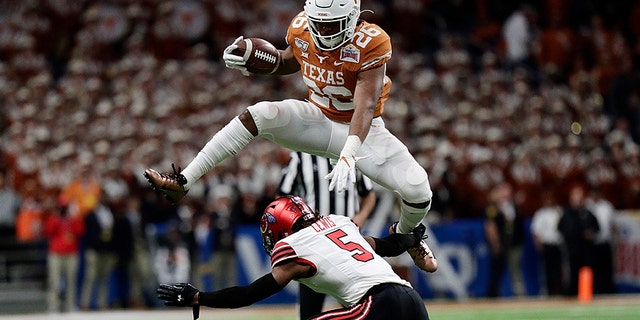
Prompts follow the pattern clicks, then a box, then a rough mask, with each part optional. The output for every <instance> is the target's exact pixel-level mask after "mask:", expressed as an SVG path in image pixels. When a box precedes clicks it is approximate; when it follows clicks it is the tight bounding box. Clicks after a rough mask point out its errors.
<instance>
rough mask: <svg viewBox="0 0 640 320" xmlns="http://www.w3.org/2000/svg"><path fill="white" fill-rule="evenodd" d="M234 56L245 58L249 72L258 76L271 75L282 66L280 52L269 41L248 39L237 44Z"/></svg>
mask: <svg viewBox="0 0 640 320" xmlns="http://www.w3.org/2000/svg"><path fill="white" fill-rule="evenodd" d="M237 45H238V48H237V49H235V50H233V52H232V53H233V54H236V55H239V56H242V57H244V59H245V61H247V62H246V64H245V67H247V71H249V72H251V73H256V74H270V73H272V72H274V71H275V70H276V69H277V68H278V65H279V64H280V52H279V51H278V49H276V47H274V46H273V44H271V43H270V42H269V41H267V40H264V39H260V38H247V39H243V40H242V41H240V42H238V43H237Z"/></svg>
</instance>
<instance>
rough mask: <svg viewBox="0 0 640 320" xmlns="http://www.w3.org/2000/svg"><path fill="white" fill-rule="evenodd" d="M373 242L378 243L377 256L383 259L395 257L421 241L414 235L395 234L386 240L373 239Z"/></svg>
mask: <svg viewBox="0 0 640 320" xmlns="http://www.w3.org/2000/svg"><path fill="white" fill-rule="evenodd" d="M372 238H373V237H372ZM373 241H374V242H375V243H376V249H375V251H376V253H377V254H379V255H380V256H382V257H395V256H399V255H400V254H402V253H403V252H405V251H407V249H409V248H412V247H415V246H416V245H417V244H418V241H419V240H418V239H417V237H416V236H415V235H413V234H402V233H394V234H391V235H388V236H386V237H384V238H373Z"/></svg>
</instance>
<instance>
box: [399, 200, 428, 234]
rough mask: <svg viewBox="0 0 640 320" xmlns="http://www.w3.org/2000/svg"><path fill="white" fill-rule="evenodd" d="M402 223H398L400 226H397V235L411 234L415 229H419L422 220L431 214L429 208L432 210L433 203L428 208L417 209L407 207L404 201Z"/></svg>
mask: <svg viewBox="0 0 640 320" xmlns="http://www.w3.org/2000/svg"><path fill="white" fill-rule="evenodd" d="M400 203H401V205H400V221H398V225H397V226H396V232H397V233H409V232H411V230H413V229H414V228H415V227H417V226H418V225H419V224H420V223H421V222H422V219H424V217H425V216H426V215H427V212H429V208H431V203H429V205H428V206H427V207H426V208H416V207H412V206H409V205H407V204H406V203H405V202H404V201H400Z"/></svg>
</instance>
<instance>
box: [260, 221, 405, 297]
mask: <svg viewBox="0 0 640 320" xmlns="http://www.w3.org/2000/svg"><path fill="white" fill-rule="evenodd" d="M291 260H295V261H296V262H297V263H302V264H307V265H309V266H311V267H312V268H313V269H314V270H315V274H314V275H312V276H311V277H308V278H303V279H298V281H299V282H301V283H304V284H305V285H307V286H308V287H310V288H312V289H313V290H315V291H317V292H321V293H326V294H329V295H331V296H333V297H334V298H336V299H337V300H338V301H339V302H340V303H341V304H342V305H344V306H351V305H353V304H355V303H357V302H358V301H359V300H360V298H362V297H363V296H364V294H365V293H366V292H367V290H369V288H371V287H372V286H374V285H377V284H380V283H399V284H403V285H408V286H409V283H408V282H406V281H405V280H402V279H401V278H400V277H398V275H396V274H395V273H394V272H393V270H392V269H391V266H390V265H389V264H388V263H387V262H386V261H385V260H384V259H383V258H382V257H380V256H379V255H377V254H376V253H375V251H374V250H373V248H371V246H370V245H369V243H368V242H367V241H366V240H365V239H364V238H363V237H362V235H360V231H359V230H358V227H357V226H356V225H355V224H354V223H353V222H352V221H351V219H349V218H348V217H344V216H337V215H329V216H326V217H323V218H321V219H320V220H319V221H317V222H316V223H314V224H312V225H311V226H309V227H307V228H304V229H302V230H300V231H298V232H296V233H294V234H292V235H290V236H288V237H286V238H284V239H282V240H280V241H278V243H276V245H275V247H274V249H273V252H272V254H271V264H272V267H275V266H277V265H278V264H280V263H283V262H287V261H291Z"/></svg>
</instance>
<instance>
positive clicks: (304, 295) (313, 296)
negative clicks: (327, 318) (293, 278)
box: [299, 283, 326, 320]
mask: <svg viewBox="0 0 640 320" xmlns="http://www.w3.org/2000/svg"><path fill="white" fill-rule="evenodd" d="M325 296H326V295H325V294H324V293H318V292H315V291H313V290H312V289H311V288H309V287H307V286H305V285H304V284H302V283H301V284H300V292H299V297H300V298H299V299H300V319H303V320H304V319H309V318H311V317H312V316H314V315H316V314H318V313H320V312H322V306H323V305H324V298H325Z"/></svg>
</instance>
